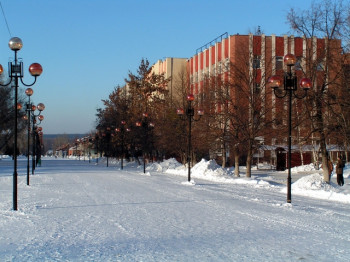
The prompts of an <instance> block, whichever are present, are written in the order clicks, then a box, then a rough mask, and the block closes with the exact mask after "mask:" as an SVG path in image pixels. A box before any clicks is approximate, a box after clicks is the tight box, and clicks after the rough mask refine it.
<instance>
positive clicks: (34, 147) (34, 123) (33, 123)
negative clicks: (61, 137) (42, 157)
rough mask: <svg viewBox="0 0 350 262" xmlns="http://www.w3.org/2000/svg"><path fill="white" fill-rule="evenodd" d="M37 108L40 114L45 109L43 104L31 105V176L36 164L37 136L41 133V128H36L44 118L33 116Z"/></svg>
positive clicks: (39, 115) (38, 115)
mask: <svg viewBox="0 0 350 262" xmlns="http://www.w3.org/2000/svg"><path fill="white" fill-rule="evenodd" d="M37 108H38V110H39V108H40V110H39V111H40V113H41V111H43V110H44V109H45V106H44V104H42V103H40V104H38V106H37V107H36V106H35V105H32V131H33V147H32V175H34V170H35V167H36V163H37V155H38V152H37V151H38V150H37V149H38V143H39V142H40V141H39V134H40V132H41V131H42V127H40V126H37V125H39V124H40V123H41V121H43V120H44V116H43V115H41V114H40V113H39V114H37V115H35V114H34V111H35V110H36V109H37ZM37 120H39V122H37Z"/></svg>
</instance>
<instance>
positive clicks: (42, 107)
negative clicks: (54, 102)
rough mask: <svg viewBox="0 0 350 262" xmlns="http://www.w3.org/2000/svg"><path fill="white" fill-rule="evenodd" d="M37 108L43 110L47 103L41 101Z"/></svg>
mask: <svg viewBox="0 0 350 262" xmlns="http://www.w3.org/2000/svg"><path fill="white" fill-rule="evenodd" d="M37 108H38V110H39V111H43V110H44V109H45V105H44V104H43V103H39V104H38V105H37Z"/></svg>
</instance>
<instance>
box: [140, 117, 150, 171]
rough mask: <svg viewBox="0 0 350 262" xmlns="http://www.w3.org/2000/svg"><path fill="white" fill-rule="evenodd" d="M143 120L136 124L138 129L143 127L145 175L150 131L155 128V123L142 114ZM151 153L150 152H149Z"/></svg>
mask: <svg viewBox="0 0 350 262" xmlns="http://www.w3.org/2000/svg"><path fill="white" fill-rule="evenodd" d="M142 116H143V117H142V120H141V121H137V122H136V126H137V127H142V136H141V138H142V142H141V144H142V154H143V173H146V152H145V151H146V150H149V141H148V140H149V136H148V131H149V130H150V129H151V128H153V127H154V123H152V122H149V120H148V114H147V113H143V114H142ZM148 153H149V152H148Z"/></svg>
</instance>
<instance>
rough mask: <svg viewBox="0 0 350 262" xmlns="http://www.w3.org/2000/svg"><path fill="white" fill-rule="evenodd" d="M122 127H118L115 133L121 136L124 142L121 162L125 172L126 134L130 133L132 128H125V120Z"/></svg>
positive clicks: (121, 167)
mask: <svg viewBox="0 0 350 262" xmlns="http://www.w3.org/2000/svg"><path fill="white" fill-rule="evenodd" d="M120 123H121V127H117V128H116V129H115V131H116V132H117V133H119V134H120V135H121V140H122V154H121V162H120V169H121V170H123V159H124V146H125V132H130V128H127V127H125V125H126V122H125V120H122V121H121V122H120Z"/></svg>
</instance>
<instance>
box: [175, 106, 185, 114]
mask: <svg viewBox="0 0 350 262" xmlns="http://www.w3.org/2000/svg"><path fill="white" fill-rule="evenodd" d="M184 113H185V112H184V110H183V109H182V108H179V109H177V110H176V114H178V115H183V114H184Z"/></svg>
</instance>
